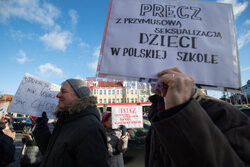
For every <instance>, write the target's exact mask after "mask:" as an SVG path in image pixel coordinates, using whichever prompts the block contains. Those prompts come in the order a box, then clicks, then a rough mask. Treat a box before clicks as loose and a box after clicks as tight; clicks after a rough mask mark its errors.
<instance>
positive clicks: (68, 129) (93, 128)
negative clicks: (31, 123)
mask: <svg viewBox="0 0 250 167" xmlns="http://www.w3.org/2000/svg"><path fill="white" fill-rule="evenodd" d="M57 115H59V119H58V122H57V123H56V126H55V129H54V131H53V133H52V135H51V134H50V132H49V129H48V127H46V126H45V127H38V128H36V129H35V130H34V132H33V135H34V137H35V139H36V142H37V144H38V146H39V148H40V150H41V152H42V153H43V154H44V157H43V160H42V163H41V165H40V166H41V167H55V166H56V167H71V166H74V167H106V166H107V155H108V151H107V142H106V135H105V129H104V127H103V125H102V123H101V122H100V115H99V112H98V110H97V108H96V106H95V103H94V102H93V103H92V102H91V99H86V98H85V99H82V100H81V101H80V102H78V103H76V104H74V105H73V106H72V107H71V108H70V109H69V111H67V112H65V111H63V112H58V113H57Z"/></svg>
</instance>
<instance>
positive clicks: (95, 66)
mask: <svg viewBox="0 0 250 167" xmlns="http://www.w3.org/2000/svg"><path fill="white" fill-rule="evenodd" d="M97 64H98V60H96V61H95V62H93V63H89V64H88V66H89V68H91V69H92V70H96V69H97Z"/></svg>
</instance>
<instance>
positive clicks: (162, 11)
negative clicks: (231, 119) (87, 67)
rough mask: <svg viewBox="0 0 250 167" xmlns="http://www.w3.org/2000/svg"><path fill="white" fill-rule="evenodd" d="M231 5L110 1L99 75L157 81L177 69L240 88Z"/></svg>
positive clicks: (197, 79) (207, 81)
mask: <svg viewBox="0 0 250 167" xmlns="http://www.w3.org/2000/svg"><path fill="white" fill-rule="evenodd" d="M237 50H238V49H237V41H236V32H235V24H234V16H233V12H232V5H230V4H222V3H211V2H201V1H176V2H173V1H166V0H158V1H151V0H144V1H135V0H126V1H124V0H111V2H110V8H109V12H108V16H107V22H106V27H105V31H104V36H103V41H102V48H101V52H100V57H99V62H98V68H97V75H98V76H99V77H103V76H107V77H108V76H123V77H134V78H148V79H154V80H155V79H157V73H158V72H160V71H162V70H164V69H167V68H172V67H178V68H180V69H181V70H182V71H184V72H185V73H186V74H188V75H190V76H192V77H194V78H195V83H196V84H201V85H209V86H217V87H224V88H225V87H227V88H232V89H239V88H240V83H241V82H240V71H239V61H238V52H237Z"/></svg>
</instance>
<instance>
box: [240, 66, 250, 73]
mask: <svg viewBox="0 0 250 167" xmlns="http://www.w3.org/2000/svg"><path fill="white" fill-rule="evenodd" d="M248 70H250V67H246V68H242V69H241V71H242V72H244V71H248Z"/></svg>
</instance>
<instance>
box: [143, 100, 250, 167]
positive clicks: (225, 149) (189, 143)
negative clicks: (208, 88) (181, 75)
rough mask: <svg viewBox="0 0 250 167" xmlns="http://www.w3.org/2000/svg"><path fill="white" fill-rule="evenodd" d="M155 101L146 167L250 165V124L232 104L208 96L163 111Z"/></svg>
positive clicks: (243, 166)
mask: <svg viewBox="0 0 250 167" xmlns="http://www.w3.org/2000/svg"><path fill="white" fill-rule="evenodd" d="M152 99H153V104H152V112H151V114H150V118H151V119H150V120H151V123H152V124H151V128H150V131H149V133H148V135H147V138H146V158H145V164H146V167H190V166H192V167H247V166H250V121H249V119H248V118H247V117H246V116H245V115H244V114H242V113H241V112H240V111H239V110H237V109H236V108H234V107H233V106H232V105H230V104H229V103H226V102H222V101H219V100H215V99H211V98H206V97H205V96H204V97H199V99H196V98H194V97H193V98H192V99H190V100H189V101H188V102H186V103H184V104H181V105H179V106H176V107H174V108H171V109H168V110H164V109H163V110H161V111H159V110H158V109H157V108H158V107H159V103H158V102H159V101H160V103H162V100H159V99H161V98H160V97H157V96H155V97H153V98H151V100H152ZM161 105H162V104H161ZM163 105H164V103H163Z"/></svg>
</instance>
